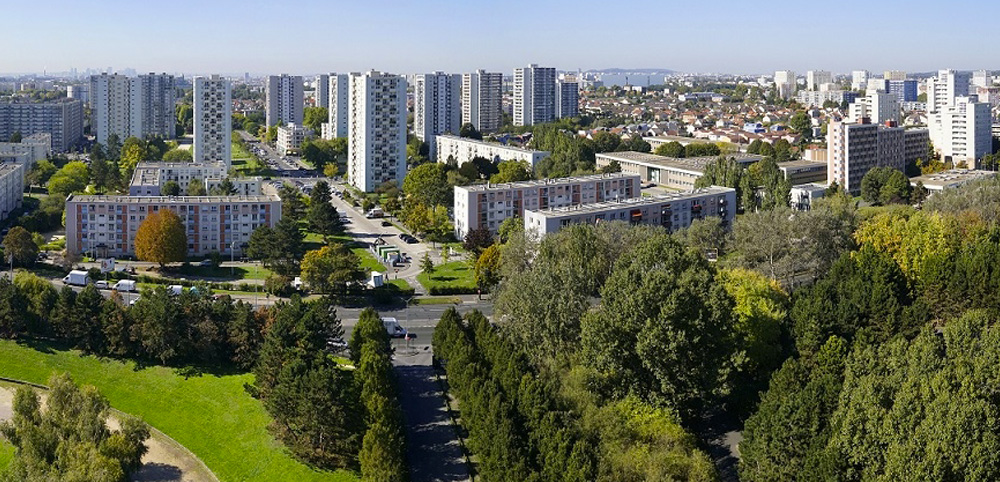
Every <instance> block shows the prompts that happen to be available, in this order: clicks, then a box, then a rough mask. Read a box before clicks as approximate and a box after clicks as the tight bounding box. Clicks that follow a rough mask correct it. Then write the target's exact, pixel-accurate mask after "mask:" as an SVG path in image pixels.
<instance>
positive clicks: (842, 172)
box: [827, 122, 927, 194]
mask: <svg viewBox="0 0 1000 482" xmlns="http://www.w3.org/2000/svg"><path fill="white" fill-rule="evenodd" d="M921 151H922V152H921ZM827 155H828V157H829V164H828V168H827V181H828V182H829V183H831V184H832V183H834V182H835V183H837V184H838V185H839V186H840V187H841V188H843V189H844V190H846V191H847V192H849V193H851V194H857V193H859V192H861V179H862V178H864V176H865V174H867V173H868V171H870V170H871V169H872V168H875V167H891V168H893V169H898V170H899V171H903V172H905V170H906V165H907V164H909V163H911V162H914V161H916V159H917V158H918V157H924V156H926V155H927V131H926V130H923V129H910V130H904V129H903V128H902V127H886V126H882V125H877V124H871V123H852V122H831V123H830V126H829V128H828V129H827Z"/></svg>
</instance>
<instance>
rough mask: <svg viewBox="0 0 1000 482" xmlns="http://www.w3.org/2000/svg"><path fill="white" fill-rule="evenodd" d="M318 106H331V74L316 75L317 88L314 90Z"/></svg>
mask: <svg viewBox="0 0 1000 482" xmlns="http://www.w3.org/2000/svg"><path fill="white" fill-rule="evenodd" d="M313 100H315V101H316V107H325V108H327V109H329V108H330V74H319V75H317V76H316V90H315V91H314V92H313Z"/></svg>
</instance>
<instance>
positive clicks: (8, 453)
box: [0, 440, 14, 472]
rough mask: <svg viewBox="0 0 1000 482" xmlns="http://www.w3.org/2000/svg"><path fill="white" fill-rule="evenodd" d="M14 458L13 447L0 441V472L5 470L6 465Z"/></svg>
mask: <svg viewBox="0 0 1000 482" xmlns="http://www.w3.org/2000/svg"><path fill="white" fill-rule="evenodd" d="M12 458H14V446H13V445H11V444H9V443H7V442H5V441H3V440H0V472H3V469H5V468H7V464H9V463H10V459H12Z"/></svg>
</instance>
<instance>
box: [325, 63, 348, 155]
mask: <svg viewBox="0 0 1000 482" xmlns="http://www.w3.org/2000/svg"><path fill="white" fill-rule="evenodd" d="M348 77H349V76H348V75H347V74H335V73H330V74H328V75H327V79H328V85H327V89H326V91H327V120H326V122H324V123H323V127H322V129H323V132H322V136H323V139H327V140H329V139H336V138H338V137H347V111H348V107H349V105H350V94H351V82H350V80H349V78H348Z"/></svg>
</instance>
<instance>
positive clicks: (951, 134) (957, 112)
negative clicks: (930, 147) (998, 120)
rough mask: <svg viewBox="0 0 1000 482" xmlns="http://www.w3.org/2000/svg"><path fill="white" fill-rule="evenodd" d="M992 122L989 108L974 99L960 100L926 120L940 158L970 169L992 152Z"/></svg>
mask: <svg viewBox="0 0 1000 482" xmlns="http://www.w3.org/2000/svg"><path fill="white" fill-rule="evenodd" d="M929 104H930V103H929V102H928V107H929ZM992 122H993V121H992V116H991V113H990V104H988V103H986V102H977V101H976V99H975V97H958V98H956V99H955V100H954V101H953V102H952V103H951V104H948V105H944V106H941V107H939V108H938V110H937V111H936V112H933V113H930V114H928V116H927V124H928V128H929V130H930V138H931V142H933V143H934V148H935V149H937V151H938V153H939V154H940V155H941V158H942V159H944V160H945V161H951V162H952V163H954V164H955V165H958V164H959V163H965V165H966V167H967V168H969V169H974V168H975V167H976V163H977V161H979V160H980V159H982V158H983V156H985V155H986V154H990V153H992V152H993V138H992V133H991V131H990V127H991V125H992Z"/></svg>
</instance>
